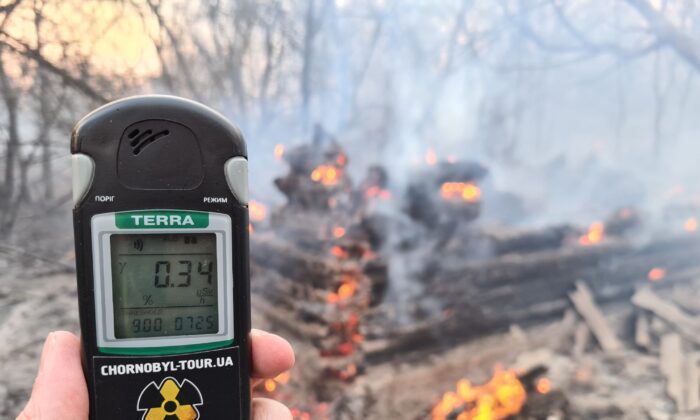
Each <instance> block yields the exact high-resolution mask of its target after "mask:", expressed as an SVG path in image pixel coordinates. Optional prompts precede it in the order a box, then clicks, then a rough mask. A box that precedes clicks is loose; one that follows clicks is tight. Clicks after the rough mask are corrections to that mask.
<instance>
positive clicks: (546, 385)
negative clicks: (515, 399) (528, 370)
mask: <svg viewBox="0 0 700 420" xmlns="http://www.w3.org/2000/svg"><path fill="white" fill-rule="evenodd" d="M536 388H537V392H539V393H540V394H549V392H550V391H551V390H552V382H551V381H550V380H549V379H547V378H540V380H539V381H537V385H536Z"/></svg>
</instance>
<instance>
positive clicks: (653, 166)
mask: <svg viewBox="0 0 700 420" xmlns="http://www.w3.org/2000/svg"><path fill="white" fill-rule="evenodd" d="M699 12H700V11H699V10H698V7H697V4H696V2H694V1H681V0H668V1H661V0H655V1H651V0H625V1H614V2H611V1H602V0H598V1H585V0H571V1H553V0H551V1H550V0H540V1H526V0H523V1H517V0H511V1H490V0H489V1H478V0H477V1H472V0H464V1H412V0H409V1H389V0H374V1H350V0H335V1H330V0H307V1H294V2H293V1H207V2H189V1H160V2H159V1H155V0H150V1H70V0H69V1H30V0H23V1H12V2H7V1H5V2H2V6H0V18H1V20H0V97H1V99H2V100H1V101H0V138H1V140H0V170H1V173H2V176H1V177H0V234H1V235H2V242H3V243H9V244H13V245H21V246H22V247H30V248H34V247H39V248H41V249H46V250H47V251H50V252H57V253H61V252H64V251H65V252H68V248H62V249H60V250H59V249H54V248H53V246H52V242H51V239H52V238H53V237H52V236H42V237H41V239H42V240H41V241H40V242H37V241H27V240H26V238H27V236H26V235H28V234H30V233H31V232H32V231H34V230H37V229H43V228H45V226H43V225H44V224H43V223H41V221H47V222H49V223H50V224H51V226H49V227H50V230H51V232H53V233H55V234H56V235H60V234H65V232H64V231H63V230H64V229H65V230H66V231H67V228H68V225H67V224H66V223H60V224H58V225H57V224H56V222H55V220H54V219H51V218H46V217H44V216H45V215H46V214H47V213H48V214H51V215H60V216H59V218H60V219H62V220H67V216H68V213H67V210H68V208H69V205H68V201H69V200H68V196H69V191H68V190H69V184H70V183H69V175H70V174H69V166H68V162H69V151H68V138H69V132H70V129H71V127H72V125H73V124H74V122H75V121H76V120H77V119H79V118H80V117H81V116H82V115H83V114H84V113H86V112H87V111H89V110H90V109H92V108H93V107H95V106H97V105H99V104H101V103H103V102H105V101H108V100H110V99H114V98H118V97H121V96H124V95H129V94H139V93H172V94H178V95H182V96H185V97H189V98H192V99H195V100H198V101H202V102H204V103H207V104H209V105H211V106H213V107H214V108H216V109H218V110H220V111H221V112H223V113H224V114H225V115H226V116H228V117H229V118H231V119H232V120H233V121H235V122H236V123H237V124H238V125H240V126H241V128H242V130H243V132H244V133H245V135H246V137H247V140H248V142H249V145H250V161H251V165H252V167H251V171H252V173H251V180H252V182H251V190H252V194H253V196H254V197H255V198H256V199H258V200H260V201H263V202H270V203H273V202H279V201H280V200H281V196H280V195H279V194H277V193H276V191H275V190H274V188H273V186H272V184H271V183H270V180H271V179H272V178H273V177H274V176H275V175H277V174H278V173H281V172H282V171H283V170H284V168H283V167H282V165H280V164H276V163H275V160H274V157H273V149H274V146H275V145H276V144H285V145H289V144H295V143H300V142H304V141H307V140H308V138H309V136H310V132H311V130H312V128H313V126H314V125H315V124H321V125H322V126H323V127H324V128H325V129H326V130H327V131H329V132H331V133H333V134H334V135H336V136H337V137H338V138H339V139H340V141H341V142H342V143H343V144H344V145H345V146H346V147H347V148H348V149H349V155H350V161H351V170H353V171H356V172H360V171H361V170H362V169H363V166H364V165H367V164H371V163H377V162H381V163H383V164H386V165H389V166H390V169H391V175H392V180H393V182H394V183H397V184H400V183H401V182H402V180H403V179H405V177H406V176H407V174H408V173H409V172H410V171H411V168H412V164H414V163H415V162H417V161H421V160H422V159H424V157H425V155H426V153H430V152H431V151H434V153H435V155H436V156H437V157H438V158H440V159H446V158H448V157H453V158H456V159H476V160H479V161H481V162H482V163H484V164H486V165H487V166H489V167H490V169H491V171H492V181H493V182H495V183H497V184H498V186H499V187H500V188H501V189H506V190H513V191H519V192H523V191H526V192H527V196H528V197H529V199H530V201H531V203H530V204H531V205H532V206H534V207H535V208H536V209H537V212H536V214H537V215H538V216H536V217H532V216H530V217H529V218H528V219H526V220H514V221H511V222H513V223H543V222H551V221H555V220H567V221H570V220H571V219H574V218H576V219H577V220H580V221H581V222H582V223H587V222H589V221H591V220H595V219H598V218H600V217H602V216H603V215H604V214H606V213H607V212H609V211H610V210H611V209H612V208H615V207H619V206H620V205H635V204H637V205H644V206H646V208H649V209H651V210H653V209H654V208H656V205H657V204H658V202H659V201H661V200H663V199H665V196H666V195H668V193H669V191H671V193H672V192H673V190H674V188H682V189H684V190H686V191H693V190H695V188H696V186H695V182H693V181H694V180H695V178H696V176H697V173H698V171H699V170H700V169H699V168H698V165H697V164H696V156H695V153H694V152H695V151H696V150H698V147H697V145H696V144H697V141H696V135H697V132H698V128H700V121H699V120H698V119H697V118H695V112H694V111H695V109H696V106H697V101H698V95H697V93H696V90H697V89H696V88H697V86H698V77H697V72H698V70H699V69H700V48H698V45H697V42H696V40H698V39H700V34H698V25H697V22H698V19H697V17H698V13H699ZM552 165H554V166H555V167H556V168H557V171H556V173H557V176H556V177H553V176H551V168H552ZM37 214H41V215H42V218H41V220H39V223H37V220H36V218H35V216H36V215H37ZM57 226H58V229H57Z"/></svg>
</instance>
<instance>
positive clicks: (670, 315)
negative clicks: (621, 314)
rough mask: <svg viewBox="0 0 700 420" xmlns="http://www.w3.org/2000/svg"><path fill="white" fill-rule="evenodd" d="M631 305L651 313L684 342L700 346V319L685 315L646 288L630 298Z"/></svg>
mask: <svg viewBox="0 0 700 420" xmlns="http://www.w3.org/2000/svg"><path fill="white" fill-rule="evenodd" d="M632 303H633V304H634V305H635V306H637V307H638V308H642V309H646V310H648V311H651V312H653V313H654V315H656V316H657V317H659V318H661V319H662V320H664V321H665V322H666V323H668V324H671V326H672V327H673V328H674V329H676V330H677V331H678V332H679V333H681V335H683V337H684V338H685V339H686V340H688V341H691V342H693V343H695V344H698V345H700V319H698V318H695V317H692V316H690V315H688V314H686V313H685V312H683V311H682V310H681V309H680V308H678V306H676V305H675V304H673V303H672V302H670V301H667V300H664V299H662V298H661V297H659V296H658V295H656V294H655V293H654V292H652V291H651V289H649V288H648V287H645V288H642V289H640V290H638V291H637V293H635V294H634V296H632Z"/></svg>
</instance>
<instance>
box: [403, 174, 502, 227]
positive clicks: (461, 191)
mask: <svg viewBox="0 0 700 420" xmlns="http://www.w3.org/2000/svg"><path fill="white" fill-rule="evenodd" d="M487 173H488V171H487V170H486V168H484V167H483V166H481V165H479V164H477V163H473V162H455V163H447V162H443V163H441V164H439V165H435V166H430V167H428V168H426V169H424V170H423V171H420V172H418V173H417V174H416V176H415V177H414V179H413V180H412V181H411V183H410V185H409V186H408V189H407V191H406V200H407V203H406V213H407V214H408V215H409V216H410V217H411V218H412V219H414V220H416V221H418V222H420V223H422V224H424V225H425V226H427V227H429V228H435V227H437V226H439V225H443V224H445V223H449V222H452V221H470V220H474V219H476V218H477V217H478V216H479V213H480V210H481V189H480V188H479V187H478V185H477V183H478V182H479V181H481V180H482V179H483V178H484V177H486V175H487Z"/></svg>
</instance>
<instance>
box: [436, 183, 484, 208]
mask: <svg viewBox="0 0 700 420" xmlns="http://www.w3.org/2000/svg"><path fill="white" fill-rule="evenodd" d="M440 195H442V197H443V198H445V199H448V200H449V199H452V198H455V197H459V198H461V199H462V200H464V201H466V202H468V203H474V202H477V201H479V199H480V198H481V190H480V189H479V187H477V186H476V185H475V184H473V183H471V182H445V183H444V184H442V187H440Z"/></svg>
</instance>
